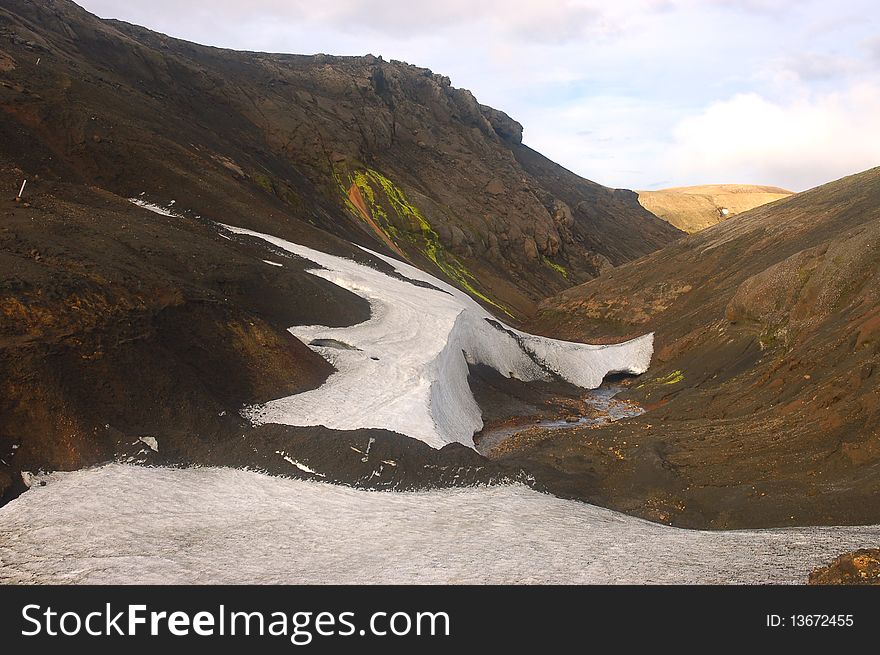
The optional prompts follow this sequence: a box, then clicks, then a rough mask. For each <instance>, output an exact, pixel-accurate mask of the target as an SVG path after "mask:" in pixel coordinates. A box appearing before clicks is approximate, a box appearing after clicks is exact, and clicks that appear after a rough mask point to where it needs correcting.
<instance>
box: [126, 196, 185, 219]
mask: <svg viewBox="0 0 880 655" xmlns="http://www.w3.org/2000/svg"><path fill="white" fill-rule="evenodd" d="M128 201H129V202H130V203H132V204H133V205H137V206H138V207H143V208H144V209H149V210H150V211H151V212H153V213H154V214H161V215H162V216H175V217H176V216H177V214H175V213H174V212H172V211H171V210H170V209H168V208H166V207H162V206H161V205H156V204H153V203H151V202H147V201H146V200H141V199H140V198H129V199H128ZM171 204H174V201H173V200H172V201H171Z"/></svg>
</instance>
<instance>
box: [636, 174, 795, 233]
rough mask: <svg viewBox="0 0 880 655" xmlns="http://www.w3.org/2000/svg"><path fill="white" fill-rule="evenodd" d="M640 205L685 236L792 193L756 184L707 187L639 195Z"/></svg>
mask: <svg viewBox="0 0 880 655" xmlns="http://www.w3.org/2000/svg"><path fill="white" fill-rule="evenodd" d="M638 194H639V203H640V204H641V205H642V207H644V208H645V209H647V210H648V211H649V212H651V213H652V214H655V215H656V216H659V217H660V218H662V219H663V220H665V221H668V222H669V223H671V224H672V225H674V226H675V227H677V228H678V229H680V230H684V231H685V232H688V233H692V232H699V231H700V230H704V229H706V228H707V227H711V226H712V225H715V224H716V223H720V222H721V221H725V220H727V219H728V218H731V217H733V216H736V215H737V214H741V213H742V212H745V211H748V210H750V209H754V208H755V207H760V206H761V205H766V204H767V203H768V202H774V201H776V200H781V199H782V198H787V197H788V196H790V195H791V191H786V190H785V189H780V188H779V187H773V186H758V185H755V184H704V185H701V186H687V187H674V188H671V189H660V190H659V191H639V192H638Z"/></svg>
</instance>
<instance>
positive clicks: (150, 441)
mask: <svg viewBox="0 0 880 655" xmlns="http://www.w3.org/2000/svg"><path fill="white" fill-rule="evenodd" d="M138 441H140V442H142V443H144V444H146V445H147V447H148V448H149V449H150V450H152V451H153V452H156V453H158V452H159V442H158V441H157V440H156V437H140V438H139V439H138Z"/></svg>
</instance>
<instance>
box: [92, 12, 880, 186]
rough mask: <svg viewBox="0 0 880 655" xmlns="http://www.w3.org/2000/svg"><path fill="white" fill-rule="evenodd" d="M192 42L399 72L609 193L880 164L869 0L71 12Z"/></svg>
mask: <svg viewBox="0 0 880 655" xmlns="http://www.w3.org/2000/svg"><path fill="white" fill-rule="evenodd" d="M80 4H82V5H83V6H84V7H85V8H86V9H88V10H90V11H92V12H93V13H96V14H98V15H99V16H102V17H113V18H120V19H123V20H127V21H130V22H133V23H138V24H141V25H144V26H146V27H149V28H151V29H155V30H158V31H160V32H164V33H166V34H169V35H171V36H176V37H180V38H184V39H188V40H192V41H197V42H199V43H205V44H210V45H217V46H224V47H231V48H237V49H247V50H262V51H273V52H292V53H306V54H310V53H316V52H326V53H332V54H342V55H358V54H365V53H367V52H371V53H373V54H376V55H380V54H381V55H382V56H383V57H384V58H385V59H400V60H404V61H408V62H410V63H413V64H417V65H419V66H426V67H428V68H431V69H432V70H434V71H435V72H438V73H443V74H445V75H448V76H449V77H450V78H452V83H453V84H454V85H455V86H459V87H464V88H467V89H470V90H471V91H472V92H473V93H474V95H476V97H477V98H478V99H479V100H480V102H483V103H485V104H489V105H492V106H494V107H497V108H499V109H502V110H504V111H506V112H507V113H508V114H510V115H511V116H512V117H514V118H515V119H517V120H518V121H520V122H521V123H522V124H523V125H524V127H525V133H524V141H525V142H526V143H527V144H528V145H530V146H532V147H534V148H535V149H537V150H540V151H541V152H542V153H544V154H545V155H547V156H549V157H550V158H552V159H554V160H556V161H558V162H559V163H561V164H563V165H565V166H566V167H568V168H570V169H571V170H573V171H575V172H577V173H579V174H580V175H583V176H584V177H587V178H589V179H593V180H596V181H597V182H601V183H603V184H607V185H610V186H619V187H626V188H635V189H652V188H662V187H667V186H681V185H689V184H703V183H722V182H737V183H756V184H772V185H778V186H783V187H787V188H790V189H792V190H795V191H800V190H803V189H806V188H809V187H811V186H815V185H817V184H821V183H824V182H827V181H829V180H832V179H835V178H838V177H841V176H843V175H847V174H850V173H854V172H857V171H859V170H863V169H865V168H869V167H871V166H876V165H880V22H878V18H877V15H878V14H880V12H878V11H877V5H876V4H875V2H874V0H838V1H837V2H827V1H825V2H823V1H821V0H802V1H800V2H789V1H784V0H617V1H616V2H611V1H606V2H598V1H596V0H548V1H545V2H538V1H535V0H531V1H523V0H483V1H482V2H480V1H479V0H445V1H444V2H438V1H435V2H422V1H421V0H324V1H323V2H321V1H318V0H248V1H247V2H242V1H240V0H238V1H232V0H212V1H209V0H189V1H188V2H181V1H180V0H127V2H125V3H120V2H118V0H81V1H80Z"/></svg>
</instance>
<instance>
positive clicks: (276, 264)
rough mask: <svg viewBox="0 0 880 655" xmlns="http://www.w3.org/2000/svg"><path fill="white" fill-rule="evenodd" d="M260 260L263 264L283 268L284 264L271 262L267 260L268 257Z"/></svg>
mask: <svg viewBox="0 0 880 655" xmlns="http://www.w3.org/2000/svg"><path fill="white" fill-rule="evenodd" d="M262 261H263V263H264V264H269V266H280V267H282V268H284V264H279V263H278V262H272V261H269V260H268V259H264V260H262Z"/></svg>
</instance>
